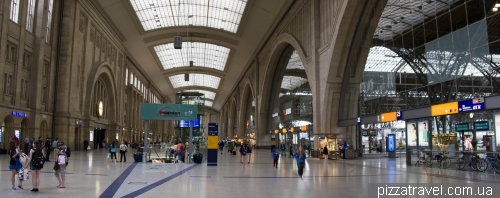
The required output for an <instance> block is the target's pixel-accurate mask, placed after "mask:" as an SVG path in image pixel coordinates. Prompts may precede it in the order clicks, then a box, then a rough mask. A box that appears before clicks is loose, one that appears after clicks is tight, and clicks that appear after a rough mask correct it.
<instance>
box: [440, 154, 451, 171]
mask: <svg viewBox="0 0 500 198" xmlns="http://www.w3.org/2000/svg"><path fill="white" fill-rule="evenodd" d="M447 154H448V152H441V153H439V154H438V156H439V158H438V159H437V161H438V163H439V167H441V168H445V169H446V168H448V167H450V165H451V160H450V158H449V157H448V156H447Z"/></svg>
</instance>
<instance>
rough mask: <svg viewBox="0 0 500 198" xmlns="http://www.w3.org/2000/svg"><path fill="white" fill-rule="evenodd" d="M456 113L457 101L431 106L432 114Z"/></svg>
mask: <svg viewBox="0 0 500 198" xmlns="http://www.w3.org/2000/svg"><path fill="white" fill-rule="evenodd" d="M457 113H458V102H449V103H444V104H438V105H432V106H431V115H432V116H440V115H450V114H457Z"/></svg>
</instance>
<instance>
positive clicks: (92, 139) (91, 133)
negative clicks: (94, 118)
mask: <svg viewBox="0 0 500 198" xmlns="http://www.w3.org/2000/svg"><path fill="white" fill-rule="evenodd" d="M89 138H90V139H89V141H91V142H93V141H94V131H90V133H89Z"/></svg>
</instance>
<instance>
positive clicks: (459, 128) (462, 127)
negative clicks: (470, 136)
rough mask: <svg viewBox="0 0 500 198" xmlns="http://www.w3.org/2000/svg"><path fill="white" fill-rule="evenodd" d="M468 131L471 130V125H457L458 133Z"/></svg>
mask: <svg viewBox="0 0 500 198" xmlns="http://www.w3.org/2000/svg"><path fill="white" fill-rule="evenodd" d="M468 130H469V123H461V124H455V131H456V132H462V131H468Z"/></svg>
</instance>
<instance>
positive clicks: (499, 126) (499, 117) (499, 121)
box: [495, 114, 500, 147]
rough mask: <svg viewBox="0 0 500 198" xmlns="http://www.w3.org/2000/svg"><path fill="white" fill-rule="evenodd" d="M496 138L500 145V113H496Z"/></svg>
mask: <svg viewBox="0 0 500 198" xmlns="http://www.w3.org/2000/svg"><path fill="white" fill-rule="evenodd" d="M495 133H496V134H495V137H496V138H495V139H496V140H497V146H499V147H500V114H496V115H495Z"/></svg>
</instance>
